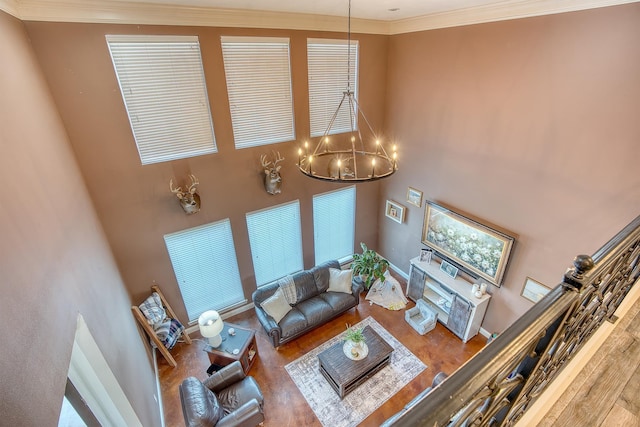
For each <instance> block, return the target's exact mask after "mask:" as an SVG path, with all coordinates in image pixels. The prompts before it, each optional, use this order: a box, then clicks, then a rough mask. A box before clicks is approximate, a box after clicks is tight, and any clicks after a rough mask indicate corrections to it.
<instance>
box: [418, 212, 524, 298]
mask: <svg viewBox="0 0 640 427" xmlns="http://www.w3.org/2000/svg"><path fill="white" fill-rule="evenodd" d="M422 243H424V244H425V245H427V246H429V247H430V248H432V249H433V250H434V251H436V252H437V253H438V254H439V255H441V256H443V257H444V258H446V259H447V261H452V262H453V263H454V264H456V265H457V266H459V267H460V269H461V270H462V271H464V272H466V273H468V274H470V275H471V276H473V277H475V278H479V277H482V278H483V279H485V280H487V281H488V282H489V283H491V284H493V285H496V286H500V285H501V284H502V279H503V277H504V273H505V270H506V268H507V264H508V262H509V257H510V255H511V250H512V249H513V245H514V243H515V237H514V236H511V235H509V234H506V233H503V232H501V231H498V230H495V229H493V228H491V227H489V226H487V225H485V224H481V223H479V222H477V221H474V220H472V219H470V218H467V217H465V216H463V215H461V214H459V213H457V212H454V211H452V210H450V209H447V208H444V207H442V206H440V205H438V204H436V203H433V202H430V201H427V203H426V207H425V213H424V224H423V228H422Z"/></svg>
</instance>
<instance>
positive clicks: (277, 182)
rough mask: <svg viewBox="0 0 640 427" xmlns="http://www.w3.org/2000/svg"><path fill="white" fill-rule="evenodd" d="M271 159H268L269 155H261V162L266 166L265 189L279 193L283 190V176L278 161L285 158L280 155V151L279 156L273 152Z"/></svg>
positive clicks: (268, 191) (270, 192) (271, 192)
mask: <svg viewBox="0 0 640 427" xmlns="http://www.w3.org/2000/svg"><path fill="white" fill-rule="evenodd" d="M271 155H272V157H271V159H270V161H267V155H266V154H263V155H262V156H260V164H262V167H263V168H264V175H265V176H264V189H265V190H267V193H269V194H279V193H281V192H282V190H281V189H280V187H281V186H282V177H281V176H280V166H277V165H278V163H280V162H281V161H283V160H284V157H282V156H280V152H278V154H277V156H276V153H275V152H273V151H272V152H271Z"/></svg>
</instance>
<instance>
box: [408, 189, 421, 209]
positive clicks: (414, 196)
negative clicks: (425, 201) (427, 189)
mask: <svg viewBox="0 0 640 427" xmlns="http://www.w3.org/2000/svg"><path fill="white" fill-rule="evenodd" d="M407 203H411V204H412V205H414V206H417V207H419V208H420V207H422V191H419V190H416V189H415V188H411V187H409V189H408V190H407Z"/></svg>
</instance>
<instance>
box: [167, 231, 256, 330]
mask: <svg viewBox="0 0 640 427" xmlns="http://www.w3.org/2000/svg"><path fill="white" fill-rule="evenodd" d="M164 241H165V244H166V245H167V251H168V252H169V257H170V258H171V264H172V265H173V271H174V272H175V275H176V279H177V281H178V285H179V286H180V293H181V294H182V299H183V300H184V305H185V307H186V308H187V314H188V315H189V321H194V320H197V319H198V316H200V314H202V313H203V312H205V311H207V310H223V309H225V308H228V307H231V306H233V305H236V304H239V303H242V302H245V301H246V300H245V298H244V292H243V290H242V282H241V281H240V273H239V271H238V262H237V260H236V251H235V247H234V244H233V235H232V234H231V223H230V221H229V219H224V220H222V221H218V222H214V223H211V224H206V225H202V226H199V227H195V228H190V229H187V230H183V231H178V232H175V233H171V234H167V235H165V236H164Z"/></svg>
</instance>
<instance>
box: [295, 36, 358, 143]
mask: <svg viewBox="0 0 640 427" xmlns="http://www.w3.org/2000/svg"><path fill="white" fill-rule="evenodd" d="M348 56H349V49H348V48H347V40H330V39H307V62H308V70H309V71H308V72H309V117H310V125H311V136H312V137H316V136H322V135H323V134H324V132H325V131H326V130H327V127H328V125H329V122H330V120H331V117H332V116H333V114H334V113H335V111H336V109H337V108H338V105H340V101H341V100H342V94H343V92H345V91H346V90H347V69H348V68H350V70H349V82H350V85H351V91H352V92H353V94H354V97H355V99H356V100H357V99H358V41H357V40H352V41H351V67H349V66H348V62H349V61H348ZM357 128H358V120H357V115H356V116H355V117H354V124H353V129H357ZM350 130H351V115H350V114H349V105H348V104H346V103H345V104H343V106H342V107H341V108H340V112H339V114H338V116H337V117H336V120H335V122H334V123H333V126H332V127H331V132H330V133H331V134H335V133H342V132H349V131H350Z"/></svg>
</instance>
